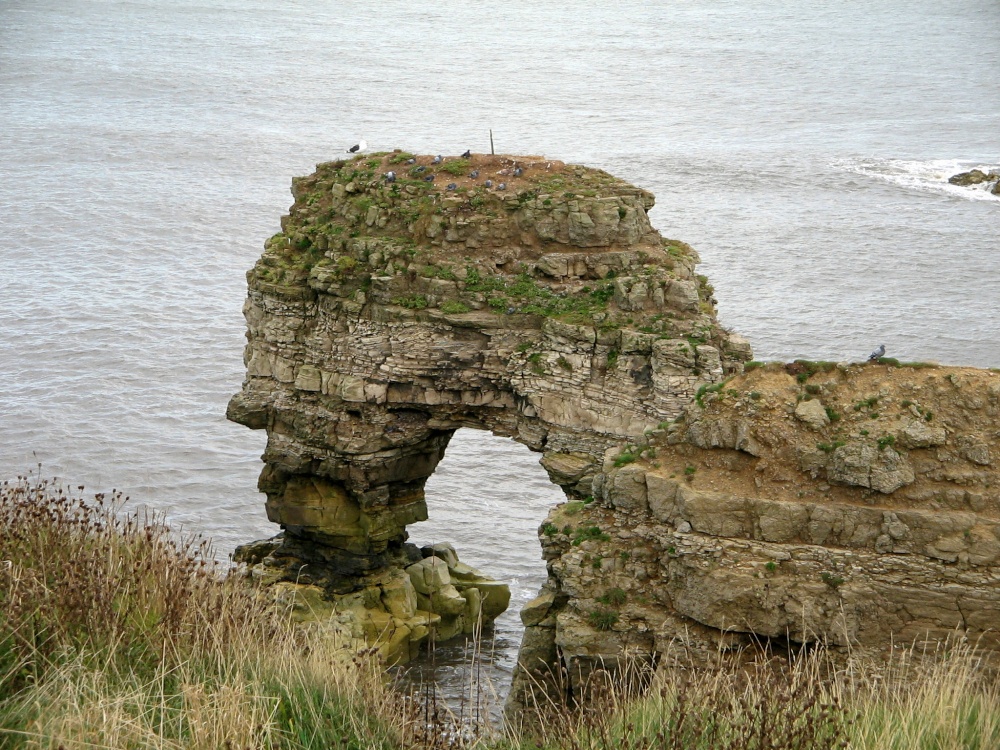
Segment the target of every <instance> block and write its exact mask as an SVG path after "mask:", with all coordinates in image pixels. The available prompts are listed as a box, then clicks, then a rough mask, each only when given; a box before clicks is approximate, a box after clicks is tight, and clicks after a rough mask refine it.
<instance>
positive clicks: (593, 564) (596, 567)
mask: <svg viewBox="0 0 1000 750" xmlns="http://www.w3.org/2000/svg"><path fill="white" fill-rule="evenodd" d="M602 562H604V555H600V554H599V555H597V556H595V557H594V559H593V560H592V561H591V563H590V565H591V567H592V568H593V569H594V570H600V569H601V563H602Z"/></svg>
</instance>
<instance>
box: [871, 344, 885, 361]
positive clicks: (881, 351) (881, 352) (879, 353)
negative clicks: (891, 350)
mask: <svg viewBox="0 0 1000 750" xmlns="http://www.w3.org/2000/svg"><path fill="white" fill-rule="evenodd" d="M884 356H885V344H879V347H878V349H876V350H875V351H873V352H872V353H871V354H870V355H869V357H868V361H869V362H877V361H878V360H879V359H881V358H882V357H884Z"/></svg>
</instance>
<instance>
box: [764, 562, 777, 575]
mask: <svg viewBox="0 0 1000 750" xmlns="http://www.w3.org/2000/svg"><path fill="white" fill-rule="evenodd" d="M764 567H765V568H767V572H768V573H773V572H774V571H776V570H777V569H778V564H777V563H776V562H775V561H774V560H769V561H768V563H767V565H765V566H764Z"/></svg>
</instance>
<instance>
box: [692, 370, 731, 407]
mask: <svg viewBox="0 0 1000 750" xmlns="http://www.w3.org/2000/svg"><path fill="white" fill-rule="evenodd" d="M728 382H729V379H728V378H727V379H726V380H723V381H722V382H721V383H713V384H709V383H705V384H704V385H703V386H701V387H700V388H699V389H698V392H697V393H696V394H695V396H694V400H695V403H697V404H698V406H700V407H701V408H702V409H704V408H705V396H707V395H708V394H710V393H719V392H720V391H721V390H722V389H723V388H725V387H726V383H728Z"/></svg>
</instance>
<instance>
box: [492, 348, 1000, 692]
mask: <svg viewBox="0 0 1000 750" xmlns="http://www.w3.org/2000/svg"><path fill="white" fill-rule="evenodd" d="M804 403H811V404H814V405H816V406H814V407H813V408H809V409H804V408H803V406H802V405H803V404H804ZM820 414H822V415H823V419H820ZM998 456H1000V373H998V372H994V371H981V370H971V369H960V368H944V367H931V366H924V365H916V366H913V365H911V366H895V365H892V364H890V365H884V364H867V365H852V366H847V365H839V366H837V365H833V364H829V363H804V362H797V363H793V364H791V365H787V366H782V365H768V366H766V367H759V368H755V369H753V370H751V371H749V372H747V373H746V374H743V375H741V376H739V377H736V378H733V379H731V380H727V381H725V382H724V383H722V384H719V385H717V386H713V387H711V388H710V389H706V390H705V391H704V392H703V393H702V394H701V395H700V396H699V398H698V399H696V401H695V402H693V403H691V404H690V405H689V406H688V407H687V408H686V409H685V411H684V414H683V415H682V416H681V417H680V418H679V419H677V420H676V421H674V422H673V423H672V424H670V425H669V426H668V427H667V428H666V429H665V430H656V431H654V432H653V433H651V434H650V435H648V436H647V437H646V439H644V440H641V441H633V443H632V444H631V445H629V446H626V447H625V448H624V449H622V448H613V449H610V450H609V451H608V454H607V456H606V459H605V462H604V464H603V467H602V471H601V472H600V473H598V474H597V475H596V476H595V481H594V490H595V492H594V498H595V500H594V501H593V502H591V503H589V504H588V503H575V504H574V503H567V504H565V505H562V506H560V507H558V508H556V509H555V510H553V511H552V512H551V513H550V515H549V518H548V519H547V520H546V522H545V523H544V524H543V525H542V527H541V530H540V534H539V538H540V539H541V542H542V546H543V549H544V554H545V558H546V560H547V561H548V565H549V571H550V578H549V582H548V583H547V584H546V592H545V596H544V597H540V598H539V599H537V600H535V602H532V604H531V605H529V607H528V608H527V609H526V612H525V619H524V621H525V624H526V625H527V626H528V627H527V628H526V634H525V640H524V643H525V645H524V647H523V648H522V653H521V660H520V665H519V673H518V675H517V677H516V679H515V685H514V691H513V693H512V696H511V699H510V700H511V703H510V705H511V706H512V707H515V708H520V707H523V706H525V705H532V700H533V699H532V698H531V697H530V696H529V695H528V693H529V691H530V689H531V686H532V685H533V684H549V685H550V686H552V688H551V689H552V690H553V692H556V687H555V686H554V685H552V683H551V682H549V683H546V680H547V679H550V675H551V674H552V670H551V664H552V663H553V662H554V661H557V662H561V666H563V667H565V668H566V670H567V673H568V675H569V682H570V686H569V690H570V691H571V692H572V693H573V694H575V695H580V694H581V693H583V692H584V691H585V687H586V682H587V678H588V676H589V675H590V674H591V673H592V672H593V670H595V669H597V668H607V667H608V666H609V665H615V664H617V663H619V662H621V661H623V660H640V661H645V662H648V663H654V664H658V665H660V667H661V668H665V667H669V666H670V665H674V664H684V665H695V666H705V665H710V664H712V663H713V661H714V660H715V659H717V657H718V655H719V654H720V653H722V652H731V651H733V650H734V649H741V648H750V649H751V650H752V648H753V647H754V646H755V645H756V644H759V643H761V642H768V643H770V645H772V646H773V647H776V648H777V649H778V650H781V648H782V647H784V646H785V645H788V644H795V643H799V644H802V643H823V644H826V645H827V646H829V647H830V648H831V649H832V650H833V652H836V651H837V650H838V649H843V650H845V651H846V649H848V648H850V649H853V650H854V651H855V652H857V651H859V650H865V651H869V652H872V653H875V654H879V653H881V654H885V653H887V652H888V650H889V649H890V648H891V646H892V644H893V643H896V644H908V643H909V642H911V641H913V640H914V639H917V640H928V639H929V640H934V639H943V638H945V637H947V636H948V635H950V634H953V633H954V632H955V631H956V630H958V631H960V632H961V633H963V634H964V635H966V636H968V637H969V638H970V640H971V641H972V642H976V643H979V644H980V645H981V646H983V647H984V648H986V649H988V650H991V651H994V652H996V651H1000V632H998V631H997V623H998V622H1000V587H998V586H997V583H996V582H997V580H998V577H1000V468H998ZM536 681H537V682H536ZM558 690H559V694H561V695H565V694H566V690H567V688H566V686H565V685H561V686H559V687H558Z"/></svg>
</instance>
